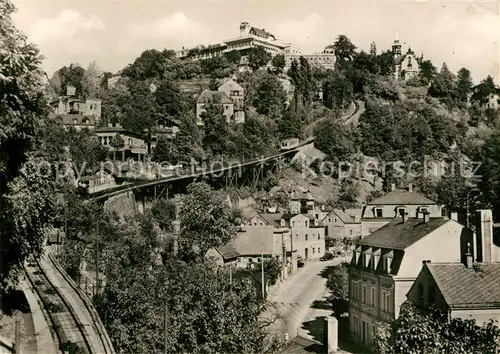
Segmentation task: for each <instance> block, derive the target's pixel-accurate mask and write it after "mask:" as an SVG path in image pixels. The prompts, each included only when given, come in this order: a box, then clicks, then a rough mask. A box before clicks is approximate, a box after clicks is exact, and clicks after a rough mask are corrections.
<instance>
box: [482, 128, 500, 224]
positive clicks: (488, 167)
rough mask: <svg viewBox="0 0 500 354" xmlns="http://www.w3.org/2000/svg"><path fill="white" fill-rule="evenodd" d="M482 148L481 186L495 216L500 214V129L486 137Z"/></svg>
mask: <svg viewBox="0 0 500 354" xmlns="http://www.w3.org/2000/svg"><path fill="white" fill-rule="evenodd" d="M483 146H484V147H483V149H482V158H483V159H482V164H481V167H480V169H479V171H478V172H477V173H478V174H479V175H480V176H481V182H482V183H481V184H480V188H481V190H482V192H483V195H484V196H485V197H486V199H487V201H488V202H489V203H488V204H489V206H491V207H493V212H494V213H495V217H498V216H499V215H500V178H499V176H500V131H499V130H498V129H497V130H495V131H494V132H493V134H492V135H491V136H490V137H489V138H488V139H486V141H485V143H484V145H483Z"/></svg>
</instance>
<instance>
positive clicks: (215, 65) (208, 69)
mask: <svg viewBox="0 0 500 354" xmlns="http://www.w3.org/2000/svg"><path fill="white" fill-rule="evenodd" d="M200 62H201V69H202V71H203V73H204V74H206V75H211V76H212V77H215V78H218V79H221V78H224V77H228V76H230V75H231V73H232V69H231V63H230V62H229V60H228V59H226V57H225V56H216V57H212V58H208V59H203V60H201V61H200Z"/></svg>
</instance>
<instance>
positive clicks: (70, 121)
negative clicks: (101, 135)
mask: <svg viewBox="0 0 500 354" xmlns="http://www.w3.org/2000/svg"><path fill="white" fill-rule="evenodd" d="M54 119H55V120H56V121H57V122H59V123H61V124H64V125H87V126H94V125H95V123H96V120H95V117H94V116H87V115H83V114H58V115H57V116H56V117H55V118H54ZM75 119H76V123H75Z"/></svg>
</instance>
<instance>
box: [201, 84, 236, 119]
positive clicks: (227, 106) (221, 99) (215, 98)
mask: <svg viewBox="0 0 500 354" xmlns="http://www.w3.org/2000/svg"><path fill="white" fill-rule="evenodd" d="M208 102H213V103H215V104H221V105H222V107H223V112H222V114H223V115H224V116H225V117H226V119H227V122H228V123H229V122H231V121H232V120H233V114H234V102H233V101H232V100H231V99H230V98H229V97H228V96H227V95H226V93H225V92H223V91H210V90H204V91H203V92H202V93H201V94H200V96H199V97H198V100H197V101H196V122H197V124H198V125H203V119H202V117H201V115H202V113H203V112H206V109H205V105H206V104H207V103H208Z"/></svg>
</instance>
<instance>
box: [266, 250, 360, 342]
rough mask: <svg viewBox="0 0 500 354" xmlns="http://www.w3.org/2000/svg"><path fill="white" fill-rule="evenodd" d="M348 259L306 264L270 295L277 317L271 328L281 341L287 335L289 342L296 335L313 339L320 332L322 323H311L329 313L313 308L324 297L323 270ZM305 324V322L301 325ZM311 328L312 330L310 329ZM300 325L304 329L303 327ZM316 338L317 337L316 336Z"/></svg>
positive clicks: (324, 279) (324, 278) (329, 311)
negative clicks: (315, 302)
mask: <svg viewBox="0 0 500 354" xmlns="http://www.w3.org/2000/svg"><path fill="white" fill-rule="evenodd" d="M349 259H350V257H342V258H336V259H334V260H331V261H326V262H320V261H313V262H310V263H306V265H305V266H304V267H303V268H299V269H298V270H297V272H296V273H295V274H294V275H292V276H290V277H289V278H288V279H286V280H285V281H284V282H283V283H281V284H280V285H279V286H278V288H277V289H274V291H273V292H272V293H270V294H269V297H268V300H269V302H271V303H272V304H273V309H271V310H270V311H275V313H276V314H277V315H278V316H279V317H278V320H277V321H276V322H275V323H274V325H273V329H274V330H275V331H276V332H277V333H279V335H280V338H283V337H284V335H285V333H288V334H289V336H290V339H292V338H294V337H295V336H297V335H300V336H301V337H304V338H310V339H313V340H318V338H315V337H314V335H313V333H316V332H317V330H320V328H316V327H321V322H319V321H314V319H316V317H317V316H326V315H329V314H331V313H332V311H331V310H326V309H323V310H322V309H316V308H312V307H311V306H312V304H313V303H314V301H315V300H320V301H321V300H323V299H324V296H325V295H327V290H326V280H327V279H326V277H323V276H322V274H321V273H322V272H323V270H326V268H327V267H331V266H334V265H337V264H340V263H341V262H342V261H348V260H349ZM304 322H306V323H304ZM311 325H312V326H313V327H315V328H310V327H311ZM303 326H304V327H305V328H303ZM311 332H313V333H311ZM316 337H317V336H316Z"/></svg>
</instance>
